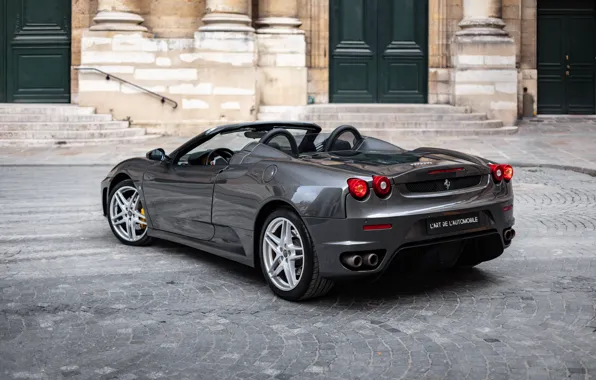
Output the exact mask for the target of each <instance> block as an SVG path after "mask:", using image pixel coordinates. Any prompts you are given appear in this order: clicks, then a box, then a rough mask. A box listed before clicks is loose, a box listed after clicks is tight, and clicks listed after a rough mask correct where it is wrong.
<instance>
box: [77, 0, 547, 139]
mask: <svg viewBox="0 0 596 380" xmlns="http://www.w3.org/2000/svg"><path fill="white" fill-rule="evenodd" d="M97 1H98V0H73V36H72V38H73V44H72V46H73V49H72V65H73V66H79V65H80V64H81V63H82V64H87V65H89V66H104V67H106V66H107V67H108V68H114V67H115V68H116V70H117V71H120V72H118V73H117V72H113V73H114V74H115V75H123V76H124V77H125V78H128V79H130V80H132V81H133V82H134V83H138V84H139V85H141V86H144V85H147V86H149V87H151V88H153V89H160V90H162V89H163V90H165V92H164V95H166V96H169V97H170V96H171V97H173V98H175V99H176V100H178V101H179V103H180V108H179V110H178V111H176V112H175V114H170V113H171V111H168V110H167V107H161V106H160V105H158V106H157V109H152V110H151V111H150V112H141V113H136V111H128V112H121V111H119V110H118V109H117V108H118V107H116V109H114V113H115V114H116V115H117V117H119V118H127V117H130V118H131V119H133V120H135V121H137V122H138V121H142V122H147V123H148V124H150V123H151V122H153V121H155V120H158V119H160V118H162V117H164V115H165V116H167V117H168V118H170V119H171V120H173V121H175V122H176V123H182V124H184V123H185V120H186V121H188V120H192V119H198V120H203V121H204V122H201V123H204V124H206V125H207V124H210V123H211V122H216V121H221V120H246V119H248V120H252V119H254V117H256V111H255V108H258V106H259V105H260V104H267V105H281V104H282V103H283V104H285V105H299V104H306V102H308V100H309V99H310V100H311V101H314V103H327V102H328V101H329V52H330V47H329V0H296V1H298V9H299V11H298V17H299V19H300V21H301V22H302V25H301V26H300V29H301V30H303V31H304V33H305V35H304V40H303V41H305V44H304V43H303V42H302V43H301V40H300V37H289V38H287V39H285V42H281V43H280V42H279V41H277V40H276V39H275V38H272V37H271V36H262V37H260V36H259V35H258V34H254V36H253V38H252V39H249V40H250V41H251V42H250V43H248V44H247V45H246V46H241V45H239V44H238V41H236V42H234V44H236V45H234V47H233V49H236V48H237V49H239V50H238V51H239V53H240V54H249V55H252V58H250V60H251V63H246V65H245V63H242V64H241V65H240V66H237V65H236V64H235V63H233V62H232V61H230V60H229V59H231V58H229V57H228V58H222V57H223V55H222V54H224V52H223V51H220V52H219V53H217V54H219V58H217V59H215V58H214V59H215V61H214V60H213V59H211V58H208V59H206V60H205V59H203V58H202V57H201V55H202V54H207V55H208V56H211V57H215V55H213V53H214V52H212V51H207V50H202V49H203V47H201V46H200V45H201V43H200V34H201V33H200V32H199V33H197V35H195V33H196V32H197V30H198V29H199V28H200V27H201V26H202V25H203V22H202V18H203V15H204V14H205V9H206V1H207V0H139V1H140V4H141V5H140V9H141V12H140V14H141V16H142V17H143V18H144V19H145V22H144V24H143V25H144V26H146V27H147V28H148V30H149V34H147V35H146V36H145V37H144V38H145V40H147V41H149V42H143V43H142V44H144V45H138V43H136V42H130V45H131V46H133V47H135V46H136V47H138V46H150V47H149V49H153V48H154V46H158V48H157V51H144V50H142V49H141V50H129V51H128V53H130V54H131V55H135V54H138V57H146V58H138V59H139V60H141V61H142V62H133V61H131V62H123V61H120V60H119V58H116V57H118V55H119V54H122V53H123V51H119V50H117V49H119V48H120V47H122V46H125V45H122V43H123V42H122V41H123V40H121V39H118V38H116V37H115V36H114V35H112V36H105V37H98V38H107V39H109V40H110V42H105V43H104V44H103V45H102V44H97V43H96V42H92V41H93V40H92V39H87V40H86V42H85V54H81V50H82V49H81V46H82V45H81V37H82V34H83V32H84V31H85V30H87V29H88V28H89V26H90V25H92V24H93V21H92V20H93V17H94V16H95V15H96V13H97V7H98V6H97ZM251 1H252V6H251V7H250V14H249V16H250V17H251V18H252V20H253V24H252V26H253V27H255V28H258V25H257V22H256V21H257V20H258V8H259V1H258V0H251ZM478 1H490V0H478ZM463 2H464V0H429V46H428V53H429V103H440V104H455V103H456V101H457V98H456V89H455V87H454V86H455V82H454V81H455V78H459V79H465V78H464V77H466V75H467V74H465V73H463V74H462V73H460V74H456V72H455V68H454V63H453V61H452V59H451V57H452V55H453V49H454V44H453V41H454V36H455V33H456V32H458V31H459V30H460V29H461V28H460V27H459V23H460V21H461V20H462V18H463V16H464V9H463V8H464V6H463ZM502 4H503V7H502V18H503V21H504V22H505V24H506V27H505V30H506V31H507V32H508V33H509V35H510V36H511V37H512V38H513V40H514V43H515V51H514V52H509V50H507V54H508V57H509V56H511V55H514V56H515V66H516V68H515V69H514V70H517V78H516V79H515V80H511V78H509V76H510V74H507V81H506V82H507V85H505V84H501V85H499V88H501V89H504V88H505V87H507V91H510V90H511V89H510V87H511V83H517V89H516V90H515V91H516V92H517V96H518V98H519V100H518V110H517V113H518V114H521V113H522V103H523V102H522V94H523V88H524V87H527V88H528V90H529V92H530V93H531V94H532V95H534V97H536V87H537V80H536V77H537V73H536V0H502ZM89 38H93V37H89ZM292 38H294V39H295V40H296V41H294V42H292V41H293V40H292ZM104 41H107V40H104ZM116 41H119V42H116ZM108 46H109V48H108ZM164 46H165V47H164ZM510 53H511V54H510ZM94 54H95V55H94ZM147 54H151V55H152V58H151V60H150V59H149V58H148V57H149V55H147ZM185 54H186V55H188V54H191V55H195V57H198V58H196V59H195V60H194V61H192V62H185V61H184V60H183V59H182V58H181V57H182V56H183V55H185ZM224 55H225V54H224ZM301 55H304V62H303V63H301V61H300V58H298V62H299V63H298V64H297V65H294V63H293V62H295V59H296V56H298V57H299V56H301ZM82 56H83V58H84V59H83V60H81V57H82ZM284 57H286V59H285V61H284ZM290 57H291V58H290ZM126 59H128V58H123V60H124V61H126ZM131 59H132V58H131ZM143 59H145V60H146V61H143ZM245 59H247V61H246V62H248V60H249V58H248V56H245ZM464 59H466V57H464ZM495 59H496V58H495ZM507 59H509V58H507ZM216 61H217V62H216ZM166 62H169V66H163V65H165V64H166ZM284 62H285V63H284ZM124 63H126V64H124ZM215 63H217V64H216V65H215ZM465 65H468V66H469V65H472V66H474V65H475V64H474V62H472V61H469V62H467V63H465ZM292 66H297V67H294V68H293V67H292ZM123 67H126V68H123ZM304 67H306V68H307V70H306V69H304ZM510 68H511V66H508V67H507V69H508V70H509V69H510ZM294 69H296V70H297V71H294ZM497 69H498V67H497ZM137 70H139V71H137ZM143 70H166V71H167V72H170V71H171V70H180V71H179V73H183V72H185V73H190V71H185V70H195V71H196V73H197V77H196V78H197V79H192V78H191V75H190V74H189V76H187V77H184V76H183V77H176V79H169V80H166V79H162V80H155V79H152V80H149V79H148V78H147V77H146V76H145V77H144V76H143V74H139V73H143V72H145V73H147V72H146V71H143ZM238 70H239V71H238ZM243 70H244V71H243ZM237 72H242V73H243V74H242V77H241V78H240V77H237V75H239V74H236V73H237ZM149 73H151V72H150V71H149ZM152 73H153V74H158V73H159V74H160V75H162V74H163V75H164V76H163V78H170V77H169V76H168V75H169V74H166V72H164V71H154V72H152ZM227 73H229V75H228V74H227ZM293 73H294V74H293ZM458 75H459V76H458ZM470 75H471V74H470ZM91 76H92V74H81V77H80V79H81V80H85V81H86V82H85V83H83V87H82V89H83V92H84V93H85V94H81V96H79V88H80V84H79V75H78V73H77V72H75V71H74V70H73V75H72V93H73V102H75V103H76V102H79V99H81V100H82V101H83V102H84V103H87V104H90V105H96V104H97V105H98V106H99V108H100V109H104V110H105V111H107V112H110V110H111V109H112V108H113V107H112V108H110V107H108V103H109V102H107V101H103V100H101V101H98V100H97V99H98V96H100V95H101V96H103V95H106V94H109V95H108V96H109V97H111V98H112V99H116V98H117V99H119V101H123V100H124V99H126V103H127V104H132V105H134V104H139V105H140V104H150V103H146V101H147V99H146V96H143V95H140V94H136V93H135V94H131V93H129V92H130V91H129V90H128V89H123V88H122V87H119V88H118V91H116V87H117V86H116V85H115V84H113V83H112V84H105V83H104V84H103V85H100V84H99V82H101V81H99V82H97V81H98V80H99V79H101V78H100V77H96V78H95V79H93V78H91ZM468 77H469V75H468ZM193 78H194V76H193ZM232 78H239V79H238V82H237V83H236V84H234V83H233V80H232ZM250 78H252V79H250ZM280 78H281V79H283V81H285V82H284V83H285V84H284V86H285V87H284V86H280V85H279V80H280ZM466 78H467V77H466ZM468 79H469V78H468ZM88 80H89V82H87V81H88ZM251 80H252V82H251ZM466 80H467V79H466ZM170 82H171V83H170ZM249 82H251V83H252V84H250V85H249ZM303 82H306V83H303ZM462 84H464V87H462V88H467V89H470V87H469V86H467V84H465V83H463V82H462ZM471 84H473V85H480V86H484V87H483V88H485V87H486V86H485V85H483V84H482V83H476V84H474V83H471ZM199 85H201V87H197V86H199ZM102 86H104V87H102ZM110 86H111V87H110ZM180 86H183V87H180ZM184 86H186V87H184ZM193 86H194V87H193ZM209 86H211V87H209ZM276 86H277V87H276ZM288 86H291V87H293V88H298V89H299V91H291V90H289V89H288ZM466 86H467V87H466ZM207 87H209V88H211V90H210V91H208V90H207ZM301 87H305V88H304V89H302V88H301ZM99 88H104V90H102V91H99V90H98V89H99ZM107 88H111V90H109V91H107V90H105V89H107ZM180 88H186V91H188V92H190V93H176V91H181V90H180ZM222 88H225V89H234V90H233V91H232V93H234V94H230V95H224V94H222V93H220V91H222V90H221V89H222ZM495 88H496V87H495ZM215 89H217V91H215ZM485 89H486V88H485ZM172 91H173V92H172ZM214 91H215V92H214ZM114 92H119V95H118V96H117V97H112V95H115V94H114ZM224 92H225V91H224ZM104 93H105V94H104ZM304 93H306V95H303V94H304ZM124 95H134V96H130V97H126V96H124ZM226 96H229V97H231V98H234V97H236V98H237V100H236V101H233V100H230V99H231V98H228V99H227V100H226V98H225V97H226ZM470 96H472V97H474V94H470ZM222 97H223V98H222ZM138 99H145V100H138ZM144 102H145V103H144ZM204 103H207V104H208V108H204V107H205V104H204ZM232 103H233V104H232ZM236 103H238V104H236ZM158 104H159V103H158ZM222 105H223V106H222ZM238 105H239V106H240V108H239V109H238ZM232 106H233V107H232ZM139 107H140V106H139ZM222 107H223V108H222ZM132 108H135V107H134V106H133V107H132ZM141 108H142V107H141ZM155 112H157V113H155ZM152 120H153V121H152ZM189 123H190V122H189ZM195 124H196V123H195ZM182 128H185V127H182ZM189 128H190V127H189Z"/></svg>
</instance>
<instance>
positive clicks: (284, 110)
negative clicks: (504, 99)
mask: <svg viewBox="0 0 596 380" xmlns="http://www.w3.org/2000/svg"><path fill="white" fill-rule="evenodd" d="M470 112H471V110H470V108H469V107H455V106H452V105H448V104H337V103H334V104H316V105H311V106H299V107H283V106H261V107H259V113H276V114H285V115H291V114H323V113H331V114H337V113H422V114H437V113H438V114H444V113H470Z"/></svg>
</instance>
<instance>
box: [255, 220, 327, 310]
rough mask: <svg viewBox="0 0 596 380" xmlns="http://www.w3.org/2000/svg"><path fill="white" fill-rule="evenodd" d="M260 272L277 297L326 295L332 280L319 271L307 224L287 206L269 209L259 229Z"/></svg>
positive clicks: (303, 297) (293, 297)
mask: <svg viewBox="0 0 596 380" xmlns="http://www.w3.org/2000/svg"><path fill="white" fill-rule="evenodd" d="M260 243H261V244H260V252H259V253H260V259H261V268H262V270H263V274H264V275H265V278H266V279H267V282H268V283H269V286H270V287H271V289H272V290H273V291H274V292H275V293H276V294H277V295H279V296H280V297H282V298H284V299H287V300H290V301H298V300H304V299H308V298H314V297H319V296H322V295H325V294H326V293H327V292H328V291H329V290H330V289H331V288H332V286H333V282H331V281H330V280H328V279H325V278H323V277H321V276H320V275H319V261H318V258H317V255H316V252H315V250H314V247H313V243H312V240H311V238H310V235H309V233H308V230H307V229H306V225H305V224H304V222H303V221H302V219H300V217H299V216H298V215H297V214H296V213H295V212H293V211H292V210H290V209H286V208H280V209H278V210H275V211H274V212H272V213H271V214H270V215H269V216H268V217H267V219H266V220H265V223H264V226H263V227H262V229H261V239H260Z"/></svg>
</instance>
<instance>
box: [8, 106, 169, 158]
mask: <svg viewBox="0 0 596 380" xmlns="http://www.w3.org/2000/svg"><path fill="white" fill-rule="evenodd" d="M153 137H158V135H147V134H146V131H145V129H144V128H131V127H129V123H128V121H116V120H114V119H113V117H112V115H100V114H96V113H95V109H94V108H92V107H78V106H76V105H71V104H64V105H62V104H61V105H53V104H14V103H13V104H0V146H19V147H34V146H84V145H98V144H120V143H130V142H136V141H143V140H147V139H150V138H153Z"/></svg>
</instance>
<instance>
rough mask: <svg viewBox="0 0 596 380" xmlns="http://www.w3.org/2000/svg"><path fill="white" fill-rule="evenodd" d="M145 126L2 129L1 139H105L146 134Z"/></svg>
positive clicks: (0, 132)
mask: <svg viewBox="0 0 596 380" xmlns="http://www.w3.org/2000/svg"><path fill="white" fill-rule="evenodd" d="M145 134H146V132H145V129H143V128H124V129H110V130H103V131H102V130H99V131H65V130H44V131H18V130H12V131H0V139H16V140H24V139H32V140H41V139H48V140H52V139H53V140H58V139H83V140H92V139H105V138H112V139H113V138H122V137H134V136H143V135H145Z"/></svg>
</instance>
